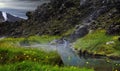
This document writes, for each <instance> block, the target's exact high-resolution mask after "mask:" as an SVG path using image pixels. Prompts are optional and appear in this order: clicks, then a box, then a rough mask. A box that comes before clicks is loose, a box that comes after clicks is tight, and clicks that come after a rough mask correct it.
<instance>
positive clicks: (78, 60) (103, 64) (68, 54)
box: [24, 40, 120, 71]
mask: <svg viewBox="0 0 120 71" xmlns="http://www.w3.org/2000/svg"><path fill="white" fill-rule="evenodd" d="M24 47H33V48H38V49H39V48H40V49H43V50H45V51H57V52H58V54H59V55H60V57H61V59H62V61H63V63H64V65H66V66H78V67H88V68H93V69H94V70H95V71H120V61H119V60H111V59H108V58H89V57H88V58H84V57H83V56H79V55H78V54H77V52H76V51H75V50H74V48H73V47H72V46H71V45H70V43H69V42H68V41H67V40H62V43H56V44H34V45H24Z"/></svg>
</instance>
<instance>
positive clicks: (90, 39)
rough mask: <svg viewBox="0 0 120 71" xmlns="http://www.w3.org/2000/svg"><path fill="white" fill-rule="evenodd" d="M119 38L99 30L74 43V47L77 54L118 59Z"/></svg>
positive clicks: (119, 53) (119, 56)
mask: <svg viewBox="0 0 120 71" xmlns="http://www.w3.org/2000/svg"><path fill="white" fill-rule="evenodd" d="M119 37H120V36H117V35H116V36H110V35H107V34H106V31H105V30H103V29H99V30H96V31H92V32H90V33H89V34H88V35H86V36H84V37H83V38H80V39H78V40H77V41H76V42H74V45H73V46H74V47H75V49H76V50H77V51H78V52H79V53H83V54H84V55H85V54H86V55H87V54H88V55H92V56H106V57H109V58H111V59H120V52H119V51H120V46H119V45H120V43H119V42H120V41H119Z"/></svg>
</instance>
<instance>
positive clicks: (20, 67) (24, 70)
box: [0, 61, 93, 71]
mask: <svg viewBox="0 0 120 71" xmlns="http://www.w3.org/2000/svg"><path fill="white" fill-rule="evenodd" d="M0 71H93V70H91V69H86V68H81V69H80V68H78V67H73V66H72V67H59V66H58V65H56V66H52V65H41V64H39V63H36V62H31V61H23V62H19V63H15V64H12V65H5V66H0Z"/></svg>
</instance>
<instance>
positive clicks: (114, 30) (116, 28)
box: [107, 23, 120, 35]
mask: <svg viewBox="0 0 120 71" xmlns="http://www.w3.org/2000/svg"><path fill="white" fill-rule="evenodd" d="M107 34H110V35H120V23H113V24H111V25H110V26H109V28H108V29H107Z"/></svg>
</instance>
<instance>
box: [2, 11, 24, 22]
mask: <svg viewBox="0 0 120 71" xmlns="http://www.w3.org/2000/svg"><path fill="white" fill-rule="evenodd" d="M20 20H22V18H19V17H15V16H13V15H11V14H9V13H6V12H2V11H0V22H5V21H8V22H15V21H20Z"/></svg>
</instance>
